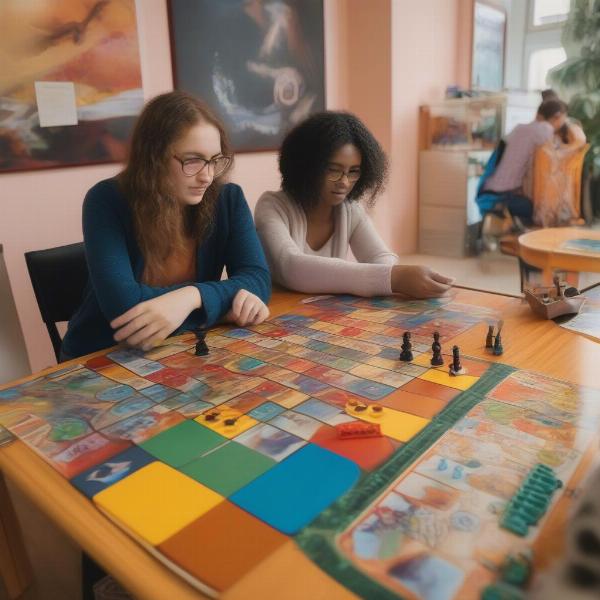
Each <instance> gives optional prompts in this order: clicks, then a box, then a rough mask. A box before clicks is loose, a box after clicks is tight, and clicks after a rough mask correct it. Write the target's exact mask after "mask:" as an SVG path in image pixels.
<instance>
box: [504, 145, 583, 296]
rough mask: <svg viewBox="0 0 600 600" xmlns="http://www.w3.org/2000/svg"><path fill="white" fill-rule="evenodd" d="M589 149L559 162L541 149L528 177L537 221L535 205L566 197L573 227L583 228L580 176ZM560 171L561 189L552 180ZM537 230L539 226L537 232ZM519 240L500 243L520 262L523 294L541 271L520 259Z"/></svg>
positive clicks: (545, 148) (513, 238)
mask: <svg viewBox="0 0 600 600" xmlns="http://www.w3.org/2000/svg"><path fill="white" fill-rule="evenodd" d="M589 148H590V145H589V144H586V145H584V146H582V147H581V148H578V149H577V150H574V151H573V152H564V153H563V155H562V156H561V157H560V158H559V159H558V162H557V156H556V155H555V154H553V153H552V151H551V150H550V148H549V147H548V146H541V147H540V148H538V149H537V150H536V153H535V156H534V160H533V167H532V169H531V172H530V174H529V176H528V178H529V186H530V189H529V190H528V191H529V195H530V196H531V198H532V201H533V206H534V218H535V208H536V205H537V206H538V207H540V206H541V205H542V203H544V202H555V201H557V199H556V198H554V197H553V196H555V195H556V194H567V195H568V197H569V198H570V199H571V202H572V213H573V222H572V223H570V224H571V225H575V224H583V222H584V221H583V219H582V218H581V176H582V172H583V160H584V158H585V155H586V153H587V151H588V150H589ZM557 169H560V176H561V180H560V186H559V187H557V180H556V179H553V178H552V177H551V174H553V173H555V171H556V170H557ZM540 212H541V211H540ZM566 224H567V223H565V225H566ZM537 227H539V225H536V227H534V228H537ZM518 237H519V234H509V235H505V236H502V237H501V238H500V240H499V248H500V252H502V253H503V254H506V255H508V256H516V257H518V258H519V275H520V280H521V291H523V287H524V285H525V283H526V282H527V280H528V278H529V275H530V274H531V273H534V272H537V271H539V269H536V267H533V266H531V265H529V264H527V263H526V262H524V261H523V260H522V259H521V258H520V257H519V242H518Z"/></svg>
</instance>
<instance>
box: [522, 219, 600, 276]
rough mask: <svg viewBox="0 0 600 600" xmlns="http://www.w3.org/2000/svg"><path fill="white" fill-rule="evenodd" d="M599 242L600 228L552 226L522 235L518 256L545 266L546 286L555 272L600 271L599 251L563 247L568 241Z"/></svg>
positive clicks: (543, 269) (530, 262)
mask: <svg viewBox="0 0 600 600" xmlns="http://www.w3.org/2000/svg"><path fill="white" fill-rule="evenodd" d="M578 239H579V240H583V239H585V240H595V241H598V242H600V231H594V230H592V229H583V228H580V227H550V228H547V229H537V230H535V231H530V232H528V233H524V234H522V235H521V236H519V256H520V257H521V258H522V259H523V260H524V261H525V262H526V263H528V264H530V265H533V266H534V267H538V268H539V269H542V279H543V283H544V285H550V284H551V283H552V276H553V271H554V270H556V269H561V270H564V271H575V272H577V273H583V272H585V273H600V252H593V251H586V250H581V249H571V248H564V247H563V245H564V243H565V242H567V241H569V240H578Z"/></svg>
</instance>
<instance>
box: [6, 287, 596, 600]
mask: <svg viewBox="0 0 600 600" xmlns="http://www.w3.org/2000/svg"><path fill="white" fill-rule="evenodd" d="M496 318H497V315H495V313H494V312H493V311H491V310H487V309H483V308H481V307H479V306H477V305H476V304H475V303H474V304H468V303H466V304H465V303H458V302H456V301H455V300H453V299H441V300H430V301H413V302H407V301H404V302H403V301H400V300H397V299H395V298H380V299H370V300H365V299H360V298H355V297H349V296H338V297H335V298H320V299H316V300H315V301H313V302H310V303H305V304H299V305H298V308H297V310H295V311H294V312H293V313H291V314H286V315H283V316H280V317H277V318H274V319H271V320H270V321H268V322H266V323H263V324H262V325H259V326H255V327H251V328H247V329H246V328H233V327H222V328H218V329H215V330H212V331H210V332H209V333H208V335H207V337H206V342H207V344H208V347H209V348H210V353H209V355H208V356H204V357H200V356H195V355H194V345H195V338H194V336H193V335H183V336H180V337H178V338H174V339H173V340H170V343H169V344H167V345H164V346H161V347H159V348H156V349H155V350H153V351H151V352H148V353H146V354H145V355H144V354H143V353H140V352H136V351H132V350H125V349H121V350H115V351H112V352H108V353H107V354H106V355H105V356H100V357H96V358H92V359H90V360H88V361H87V362H85V364H80V365H75V366H71V367H68V368H65V369H63V370H62V371H57V372H54V373H52V374H51V375H48V376H45V377H41V378H37V379H33V380H31V381H28V382H26V383H23V384H21V385H18V386H15V387H11V388H7V389H4V390H0V424H2V425H4V426H5V427H6V428H7V429H9V430H10V431H11V432H12V433H13V434H15V435H16V436H18V437H19V438H21V439H22V440H23V441H24V442H25V443H27V444H28V445H29V446H31V448H33V449H34V450H35V451H36V452H38V453H39V454H40V455H41V456H42V457H43V458H44V459H45V460H46V461H48V463H50V464H51V465H52V466H53V467H54V468H55V469H56V470H58V471H59V472H60V473H62V475H63V476H64V477H66V478H68V479H69V480H70V481H71V483H72V484H73V485H74V486H75V487H76V488H77V489H79V490H80V491H81V492H82V493H83V494H84V495H85V496H87V497H88V498H90V500H91V501H92V502H93V503H94V504H95V505H96V506H97V507H98V508H99V509H100V510H102V511H103V512H105V513H106V514H107V515H108V516H109V517H110V518H111V519H113V520H114V521H115V522H116V523H118V524H119V525H120V526H121V527H123V528H124V529H125V530H127V531H128V532H129V533H130V534H131V535H132V536H134V537H135V538H136V539H137V540H138V541H139V542H140V543H141V544H143V545H144V546H145V547H147V548H148V549H149V550H150V551H151V552H153V553H154V554H155V555H156V556H158V557H159V558H160V559H162V560H163V561H165V562H166V563H167V564H169V565H171V566H175V567H178V569H177V570H178V572H180V573H181V572H184V573H185V574H186V578H187V579H188V580H189V581H190V582H192V583H193V584H194V585H196V586H197V587H198V588H199V589H201V590H202V591H204V592H205V593H208V594H210V595H214V596H216V595H218V594H219V593H220V592H223V591H225V590H227V589H228V588H230V587H231V586H232V585H233V584H235V583H236V582H237V581H239V580H240V579H241V578H242V577H244V575H245V574H247V573H249V572H250V571H251V570H252V569H254V568H255V567H256V566H257V565H258V564H259V563H260V562H261V561H263V560H264V559H265V558H266V557H268V556H269V555H270V554H271V553H273V552H275V551H277V549H278V548H280V547H281V546H282V545H283V544H284V543H285V542H286V541H288V540H289V539H290V536H291V537H293V538H294V539H295V541H296V543H297V544H298V545H299V546H300V547H301V548H302V549H303V550H304V552H305V553H306V554H307V555H308V556H309V557H311V558H312V559H313V560H314V561H315V562H316V563H317V564H318V565H319V566H320V567H321V568H322V569H324V570H325V571H326V572H328V573H329V574H330V575H331V576H333V577H335V578H336V579H338V580H339V581H340V582H341V583H343V584H344V585H346V586H347V587H348V588H350V589H351V590H353V591H354V592H356V593H357V594H359V595H363V596H365V597H373V598H375V597H376V598H399V597H402V598H422V599H427V600H430V599H433V600H445V599H451V598H461V599H465V598H476V597H478V590H479V589H480V588H481V586H482V584H484V583H485V582H486V581H492V580H493V579H494V577H495V573H494V570H493V569H494V568H495V565H497V564H498V561H499V560H500V559H501V558H502V557H503V556H505V555H506V553H507V552H509V551H512V550H514V549H519V548H522V547H524V546H530V545H531V544H532V543H533V541H534V538H535V536H536V535H537V531H539V529H540V528H534V530H532V532H531V533H530V535H529V536H528V537H527V538H524V539H522V538H518V537H517V536H515V535H513V534H511V533H509V532H508V531H505V530H502V529H500V528H499V526H498V522H499V516H500V515H501V514H502V510H503V507H504V506H505V504H506V502H507V501H508V499H509V498H510V497H511V495H512V494H514V493H515V491H516V490H517V489H518V488H519V485H520V484H521V481H522V479H523V477H524V476H525V474H526V473H527V472H528V470H529V469H530V468H531V467H532V466H533V465H535V464H536V463H538V462H543V463H545V464H547V465H549V466H551V467H553V468H554V469H555V471H556V472H557V473H558V475H559V477H561V478H562V479H563V481H565V482H568V481H569V479H570V477H571V475H572V473H573V471H574V469H575V467H576V466H577V465H578V464H579V462H580V461H581V457H582V454H583V453H584V452H585V450H586V448H587V447H588V446H589V445H590V443H591V440H592V437H593V436H594V432H595V431H597V429H598V423H599V421H600V409H599V408H598V406H596V404H598V403H594V402H593V396H594V394H596V395H597V394H598V390H590V389H584V388H580V387H576V386H572V385H569V384H566V383H563V382H560V381H555V380H552V379H549V378H547V377H542V376H540V375H537V374H534V373H528V372H524V371H518V370H515V369H513V368H511V367H508V366H505V365H502V364H498V363H488V362H486V361H482V360H478V359H474V358H468V357H462V364H463V367H465V368H466V370H467V373H466V374H464V375H460V376H457V377H451V376H450V375H449V374H448V369H447V366H442V367H435V368H433V367H431V365H430V363H429V361H430V357H431V350H430V347H431V341H432V334H433V332H434V331H439V332H440V334H441V342H442V346H443V351H444V358H445V359H446V363H448V362H450V358H449V355H451V348H452V345H451V343H452V338H454V337H456V336H457V335H458V334H459V333H462V332H464V331H466V330H468V329H469V328H470V327H472V326H473V325H475V324H477V323H479V322H481V321H488V322H494V321H495V320H496ZM405 331H410V332H411V333H412V342H413V352H414V355H415V356H414V360H413V361H412V362H410V363H405V362H400V361H399V360H398V356H399V348H400V344H401V339H402V333H403V332H405ZM483 343H484V340H483V339H482V345H483ZM359 421H362V422H368V423H372V424H376V425H378V426H379V429H380V431H381V434H382V435H380V436H378V437H365V438H351V439H343V438H341V437H340V436H339V435H338V430H337V428H338V427H339V426H341V425H343V424H345V423H353V422H359ZM542 527H543V523H542Z"/></svg>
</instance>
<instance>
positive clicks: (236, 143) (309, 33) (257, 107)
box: [169, 0, 325, 152]
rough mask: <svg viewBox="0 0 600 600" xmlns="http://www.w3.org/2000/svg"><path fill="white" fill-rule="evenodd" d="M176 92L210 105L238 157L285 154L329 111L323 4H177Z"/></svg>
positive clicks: (198, 0)
mask: <svg viewBox="0 0 600 600" xmlns="http://www.w3.org/2000/svg"><path fill="white" fill-rule="evenodd" d="M169 24H170V31H171V52H172V59H173V75H174V80H175V87H176V88H178V89H182V90H185V91H187V92H190V93H191V94H194V95H195V96H197V97H198V98H201V99H202V100H204V101H205V102H206V103H207V104H208V105H209V107H210V108H212V109H213V111H214V112H216V113H217V115H218V116H219V117H220V118H221V119H222V121H223V122H224V124H225V127H226V129H227V131H228V133H229V135H230V137H231V141H232V145H233V148H234V149H235V150H236V151H238V152H251V151H257V150H274V149H277V148H278V147H279V145H280V143H281V140H282V139H283V136H284V134H285V133H286V131H287V130H288V129H289V128H290V127H292V126H293V125H294V124H295V123H298V122H299V121H301V120H302V119H304V118H305V117H306V116H308V115H309V114H311V113H313V112H316V111H320V110H324V108H325V85H324V37H323V0H219V2H215V1H214V0H169Z"/></svg>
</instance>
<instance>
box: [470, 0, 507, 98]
mask: <svg viewBox="0 0 600 600" xmlns="http://www.w3.org/2000/svg"><path fill="white" fill-rule="evenodd" d="M473 11H474V13H473V58H472V62H471V64H472V72H471V87H472V88H474V89H477V90H486V91H490V92H497V91H500V90H502V88H503V87H504V47H505V38H506V12H505V11H504V10H502V9H501V8H498V7H496V6H491V5H489V4H486V3H485V2H480V1H479V0H476V1H475V3H474V5H473Z"/></svg>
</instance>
